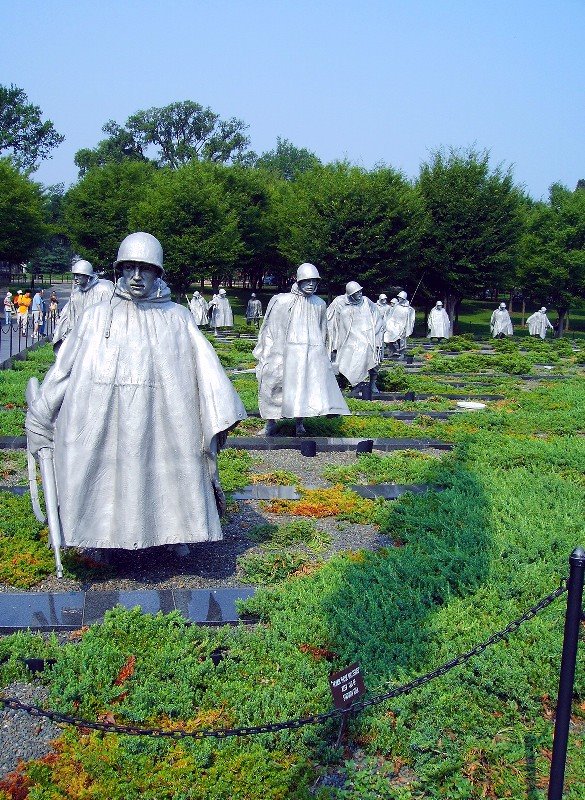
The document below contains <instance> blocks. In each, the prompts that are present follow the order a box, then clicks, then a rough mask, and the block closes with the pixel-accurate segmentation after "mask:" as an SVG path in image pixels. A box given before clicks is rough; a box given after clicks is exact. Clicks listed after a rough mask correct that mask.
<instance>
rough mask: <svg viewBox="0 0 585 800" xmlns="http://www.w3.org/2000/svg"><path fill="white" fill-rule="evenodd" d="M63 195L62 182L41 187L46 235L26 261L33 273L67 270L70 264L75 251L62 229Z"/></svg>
mask: <svg viewBox="0 0 585 800" xmlns="http://www.w3.org/2000/svg"><path fill="white" fill-rule="evenodd" d="M64 196H65V187H64V185H63V184H62V183H59V184H56V185H55V186H45V187H44V188H43V197H44V200H45V209H46V216H47V235H46V237H45V239H44V241H43V242H42V244H41V245H40V246H39V247H38V248H37V249H36V251H35V253H34V255H33V256H32V257H31V258H30V259H29V261H28V266H29V269H30V271H31V272H32V273H33V274H39V273H41V274H43V273H54V272H67V271H68V270H69V268H70V266H71V262H72V260H73V257H74V255H75V251H74V249H73V247H72V246H71V242H70V241H69V238H68V236H67V235H66V233H65V230H64V222H63V201H64Z"/></svg>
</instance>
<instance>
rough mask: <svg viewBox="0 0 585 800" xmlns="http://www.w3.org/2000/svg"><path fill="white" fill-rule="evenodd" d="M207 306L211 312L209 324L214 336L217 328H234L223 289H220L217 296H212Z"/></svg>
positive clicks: (232, 316)
mask: <svg viewBox="0 0 585 800" xmlns="http://www.w3.org/2000/svg"><path fill="white" fill-rule="evenodd" d="M209 305H210V311H211V318H210V320H209V324H210V325H211V327H212V328H213V329H214V331H215V333H216V334H217V329H218V328H233V327H234V315H233V313H232V307H231V306H230V301H229V300H228V298H227V292H226V290H225V289H220V290H219V293H218V294H214V295H213V299H212V300H211V302H210V304H209Z"/></svg>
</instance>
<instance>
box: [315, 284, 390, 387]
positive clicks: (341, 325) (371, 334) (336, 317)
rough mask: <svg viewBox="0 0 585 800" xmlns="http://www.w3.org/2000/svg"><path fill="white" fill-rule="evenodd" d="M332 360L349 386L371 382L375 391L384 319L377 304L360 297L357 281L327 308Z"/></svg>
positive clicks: (360, 288) (347, 286)
mask: <svg viewBox="0 0 585 800" xmlns="http://www.w3.org/2000/svg"><path fill="white" fill-rule="evenodd" d="M327 328H328V333H329V347H330V350H331V358H332V361H333V362H334V364H335V365H337V368H338V369H339V372H340V373H341V374H342V375H343V376H345V377H346V378H347V380H348V381H349V382H350V384H351V385H352V386H357V385H358V384H363V383H364V382H365V381H369V382H370V388H371V389H372V390H373V391H377V386H376V375H377V368H378V365H379V363H380V348H381V345H382V335H383V333H384V318H383V316H382V314H381V313H380V311H379V308H378V306H377V304H376V303H373V302H372V301H371V300H370V299H369V298H367V297H364V296H363V291H362V287H361V286H360V284H359V283H357V281H350V282H349V283H348V284H347V285H346V287H345V294H342V295H340V296H339V297H336V298H335V299H334V300H333V302H332V303H331V305H330V306H329V308H328V309H327Z"/></svg>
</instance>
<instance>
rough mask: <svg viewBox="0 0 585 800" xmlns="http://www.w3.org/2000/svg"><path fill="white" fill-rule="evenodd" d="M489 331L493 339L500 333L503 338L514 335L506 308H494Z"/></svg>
mask: <svg viewBox="0 0 585 800" xmlns="http://www.w3.org/2000/svg"><path fill="white" fill-rule="evenodd" d="M490 330H491V332H492V336H493V337H494V338H495V337H496V336H498V335H499V334H500V333H503V334H504V335H505V336H513V335H514V328H513V327H512V320H511V319H510V315H509V313H508V310H507V309H506V308H496V310H495V311H494V313H493V314H492V318H491V320H490Z"/></svg>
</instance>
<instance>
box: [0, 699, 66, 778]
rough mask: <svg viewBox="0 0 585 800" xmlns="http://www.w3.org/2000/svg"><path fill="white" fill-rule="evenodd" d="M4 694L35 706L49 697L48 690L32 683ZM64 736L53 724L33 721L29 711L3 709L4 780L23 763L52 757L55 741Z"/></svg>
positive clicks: (0, 748) (0, 772)
mask: <svg viewBox="0 0 585 800" xmlns="http://www.w3.org/2000/svg"><path fill="white" fill-rule="evenodd" d="M3 692H4V694H5V695H6V696H7V697H15V698H17V699H18V700H20V701H21V702H22V703H30V704H31V705H43V703H44V702H45V701H46V699H47V695H48V692H47V689H46V688H45V687H44V686H40V685H38V684H29V683H13V684H11V685H10V686H6V687H5V688H4V690H3ZM61 732H62V731H61V728H60V727H59V726H57V725H53V723H52V722H51V721H50V720H47V719H43V718H42V717H31V716H29V715H28V714H27V713H26V712H25V711H13V710H12V709H3V710H2V711H1V712H0V778H3V777H4V776H5V775H7V774H8V773H10V772H12V771H13V770H14V769H16V767H17V766H18V762H19V761H30V760H31V759H33V758H41V757H42V756H44V755H46V754H47V753H49V752H50V751H51V741H52V740H53V739H55V738H57V736H60V735H61Z"/></svg>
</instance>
